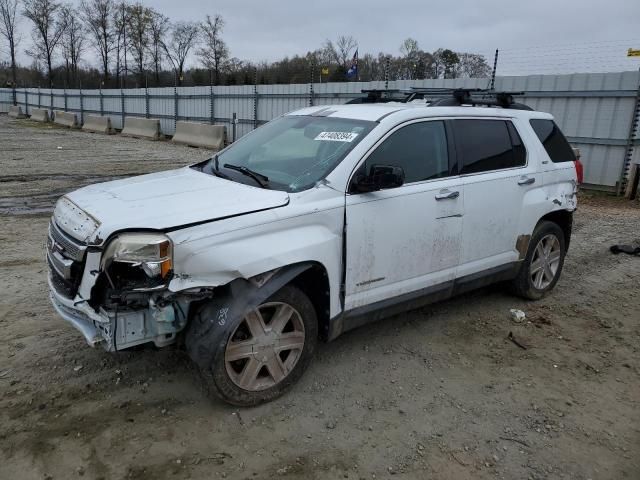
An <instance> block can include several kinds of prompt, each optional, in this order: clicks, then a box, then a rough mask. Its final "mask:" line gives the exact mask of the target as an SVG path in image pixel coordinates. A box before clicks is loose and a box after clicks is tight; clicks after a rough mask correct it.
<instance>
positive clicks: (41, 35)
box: [22, 0, 65, 87]
mask: <svg viewBox="0 0 640 480" xmlns="http://www.w3.org/2000/svg"><path fill="white" fill-rule="evenodd" d="M59 11H60V4H59V3H56V2H55V1H54V0H24V10H23V12H22V15H24V16H25V17H26V18H28V19H29V20H31V22H32V23H33V28H32V39H33V48H32V49H30V50H27V52H26V53H27V55H29V56H30V57H33V58H34V59H35V60H36V61H38V60H40V61H44V62H46V65H47V82H48V83H49V86H50V87H53V56H54V53H55V50H56V47H57V46H58V43H60V39H61V38H62V34H63V33H64V26H65V25H64V22H61V21H60V18H59V17H58V13H59Z"/></svg>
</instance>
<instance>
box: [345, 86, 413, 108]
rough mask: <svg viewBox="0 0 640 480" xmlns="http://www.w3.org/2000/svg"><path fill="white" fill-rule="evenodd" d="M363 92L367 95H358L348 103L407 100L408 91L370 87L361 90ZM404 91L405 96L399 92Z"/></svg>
mask: <svg viewBox="0 0 640 480" xmlns="http://www.w3.org/2000/svg"><path fill="white" fill-rule="evenodd" d="M360 91H361V92H362V93H366V94H367V96H366V97H358V98H354V99H353V100H349V101H348V102H347V103H346V104H347V105H349V104H354V103H388V102H406V95H407V93H406V92H404V91H402V90H398V89H392V90H385V89H380V88H370V89H364V90H360ZM399 93H403V94H404V95H405V97H399V96H398V94H399Z"/></svg>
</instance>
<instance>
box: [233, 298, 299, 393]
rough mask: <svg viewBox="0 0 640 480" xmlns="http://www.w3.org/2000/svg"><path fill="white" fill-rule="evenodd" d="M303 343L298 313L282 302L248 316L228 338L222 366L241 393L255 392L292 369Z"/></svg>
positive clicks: (285, 375)
mask: <svg viewBox="0 0 640 480" xmlns="http://www.w3.org/2000/svg"><path fill="white" fill-rule="evenodd" d="M304 343H305V329H304V322H303V321H302V317H301V316H300V313H298V311H297V310H296V309H295V308H293V307H292V306H291V305H289V304H287V303H283V302H270V303H265V304H263V305H260V306H259V307H257V308H255V309H254V310H252V311H251V312H249V313H248V314H247V315H246V316H245V317H244V318H243V319H242V322H241V323H240V324H239V325H238V327H237V328H236V330H235V331H234V332H233V334H232V335H231V336H230V337H229V340H228V342H227V346H226V349H225V366H226V370H227V374H228V375H229V378H230V379H231V381H232V382H233V383H234V384H236V385H237V386H238V387H240V388H242V389H243V390H248V391H254V392H255V391H259V390H264V389H267V388H269V387H272V386H274V385H276V384H278V383H280V382H282V381H283V380H284V379H285V378H286V377H287V376H288V375H289V373H291V371H292V370H293V369H294V367H295V366H296V364H297V363H298V360H299V359H300V357H301V355H302V350H303V348H304Z"/></svg>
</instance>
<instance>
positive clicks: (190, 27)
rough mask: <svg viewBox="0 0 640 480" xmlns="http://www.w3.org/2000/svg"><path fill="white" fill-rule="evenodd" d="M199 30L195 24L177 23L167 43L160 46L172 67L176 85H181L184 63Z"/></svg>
mask: <svg viewBox="0 0 640 480" xmlns="http://www.w3.org/2000/svg"><path fill="white" fill-rule="evenodd" d="M199 30H200V29H199V26H198V24H197V23H195V22H177V23H175V24H174V25H173V27H172V29H171V37H170V39H169V42H167V43H163V44H162V47H163V48H164V51H165V53H166V54H167V58H168V59H169V61H170V62H171V65H172V66H173V71H174V72H175V74H176V82H177V84H178V85H182V78H183V73H184V62H185V61H186V60H187V56H188V55H189V51H190V50H191V49H192V48H193V46H194V44H195V43H196V41H197V40H198V33H199Z"/></svg>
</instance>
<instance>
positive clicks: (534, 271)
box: [529, 233, 562, 290]
mask: <svg viewBox="0 0 640 480" xmlns="http://www.w3.org/2000/svg"><path fill="white" fill-rule="evenodd" d="M561 257H562V252H561V246H560V241H559V240H558V237H556V236H555V235H554V234H552V233H550V234H548V235H545V236H544V237H542V238H541V239H540V241H539V242H538V244H537V245H536V248H535V250H534V252H533V257H532V258H531V265H530V266H529V276H530V278H531V283H532V285H533V286H534V287H535V288H537V289H538V290H544V289H545V288H547V287H548V286H549V285H551V283H552V282H553V280H554V279H555V277H556V274H557V273H558V268H559V266H560V259H561Z"/></svg>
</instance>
